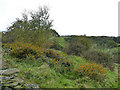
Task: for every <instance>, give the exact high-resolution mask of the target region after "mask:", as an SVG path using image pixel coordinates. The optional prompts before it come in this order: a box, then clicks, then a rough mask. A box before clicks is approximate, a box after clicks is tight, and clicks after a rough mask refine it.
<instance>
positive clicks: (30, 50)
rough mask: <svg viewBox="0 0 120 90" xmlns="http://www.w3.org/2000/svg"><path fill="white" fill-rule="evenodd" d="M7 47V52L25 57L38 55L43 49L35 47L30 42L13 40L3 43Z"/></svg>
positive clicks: (36, 56) (21, 57) (18, 56)
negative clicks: (13, 41)
mask: <svg viewBox="0 0 120 90" xmlns="http://www.w3.org/2000/svg"><path fill="white" fill-rule="evenodd" d="M4 48H7V52H8V53H9V54H10V55H11V56H14V57H16V58H20V59H23V58H26V57H28V56H34V58H38V57H40V55H41V54H43V53H42V52H43V51H44V49H41V48H39V47H36V46H35V45H32V44H30V43H23V42H15V43H13V44H7V45H4Z"/></svg>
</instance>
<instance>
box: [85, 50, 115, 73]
mask: <svg viewBox="0 0 120 90" xmlns="http://www.w3.org/2000/svg"><path fill="white" fill-rule="evenodd" d="M83 56H84V57H85V58H86V59H87V60H89V61H93V62H96V63H100V64H102V65H103V66H104V67H108V68H109V69H110V70H112V71H113V70H114V66H113V65H112V62H113V61H112V55H110V54H109V53H107V52H102V51H98V50H89V51H88V52H85V53H84V55H83Z"/></svg>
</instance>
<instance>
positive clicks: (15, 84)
mask: <svg viewBox="0 0 120 90" xmlns="http://www.w3.org/2000/svg"><path fill="white" fill-rule="evenodd" d="M9 85H10V86H11V87H15V86H17V85H18V82H13V83H10V84H9Z"/></svg>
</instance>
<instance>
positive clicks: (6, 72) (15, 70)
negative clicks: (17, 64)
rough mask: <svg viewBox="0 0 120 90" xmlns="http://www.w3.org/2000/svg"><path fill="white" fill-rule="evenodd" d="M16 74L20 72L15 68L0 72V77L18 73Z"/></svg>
mask: <svg viewBox="0 0 120 90" xmlns="http://www.w3.org/2000/svg"><path fill="white" fill-rule="evenodd" d="M18 72H20V70H19V69H16V68H12V69H6V70H0V74H1V75H12V74H15V73H18Z"/></svg>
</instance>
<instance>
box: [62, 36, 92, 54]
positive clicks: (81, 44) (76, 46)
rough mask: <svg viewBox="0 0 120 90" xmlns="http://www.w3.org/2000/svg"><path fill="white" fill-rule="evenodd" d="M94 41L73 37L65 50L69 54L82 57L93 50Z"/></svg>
mask: <svg viewBox="0 0 120 90" xmlns="http://www.w3.org/2000/svg"><path fill="white" fill-rule="evenodd" d="M91 45H92V41H91V40H90V39H88V38H86V37H73V38H72V39H71V40H70V41H69V45H68V46H67V47H66V48H65V49H64V51H65V52H67V53H68V54H73V55H78V56H79V55H82V53H83V52H85V51H87V50H89V49H90V48H91Z"/></svg>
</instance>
